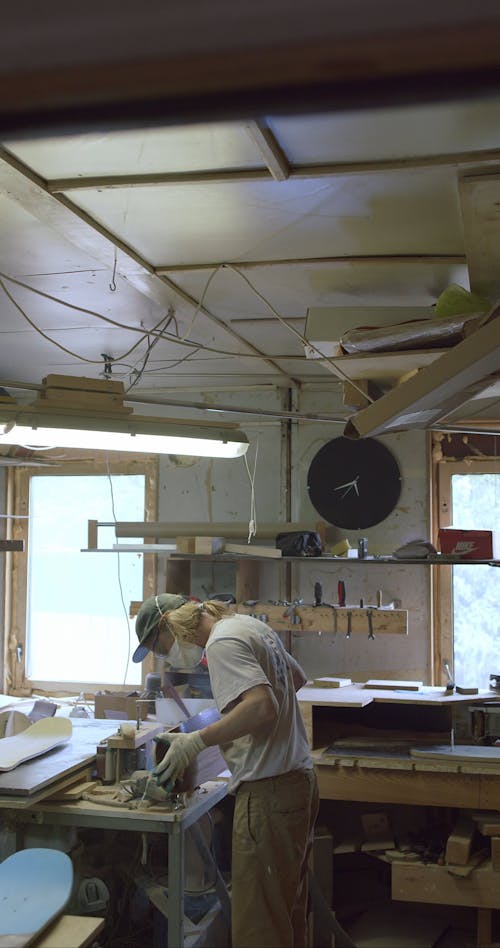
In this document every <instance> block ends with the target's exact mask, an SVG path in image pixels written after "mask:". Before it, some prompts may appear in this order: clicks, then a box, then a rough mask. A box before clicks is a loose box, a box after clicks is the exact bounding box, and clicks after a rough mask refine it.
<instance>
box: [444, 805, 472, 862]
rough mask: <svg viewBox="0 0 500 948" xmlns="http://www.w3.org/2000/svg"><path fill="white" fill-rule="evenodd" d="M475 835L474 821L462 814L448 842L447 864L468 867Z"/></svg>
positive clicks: (446, 851)
mask: <svg viewBox="0 0 500 948" xmlns="http://www.w3.org/2000/svg"><path fill="white" fill-rule="evenodd" d="M475 834H476V825H475V823H474V821H473V820H471V818H470V817H468V816H466V815H465V814H461V815H460V817H459V819H458V820H457V823H456V824H455V826H454V827H453V831H452V832H451V833H450V835H449V836H448V839H447V841H446V849H445V860H446V862H447V863H451V864H453V865H455V866H466V865H467V863H468V862H469V858H470V854H471V852H472V843H473V841H474V836H475Z"/></svg>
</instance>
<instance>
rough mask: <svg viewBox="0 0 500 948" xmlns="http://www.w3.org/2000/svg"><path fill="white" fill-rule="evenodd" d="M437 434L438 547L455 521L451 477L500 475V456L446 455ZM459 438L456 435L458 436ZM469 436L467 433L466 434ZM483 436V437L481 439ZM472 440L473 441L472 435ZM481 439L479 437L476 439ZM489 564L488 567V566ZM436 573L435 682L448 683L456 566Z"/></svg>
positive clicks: (435, 501)
mask: <svg viewBox="0 0 500 948" xmlns="http://www.w3.org/2000/svg"><path fill="white" fill-rule="evenodd" d="M442 437H443V436H442V435H441V436H440V437H438V438H436V436H434V445H433V476H432V487H433V504H432V511H433V543H434V545H435V546H436V549H439V546H438V542H439V541H438V537H439V533H438V531H439V529H440V528H445V527H450V526H451V523H452V513H453V512H452V509H451V478H452V477H453V475H454V474H499V473H500V463H499V458H498V457H494V456H486V455H484V456H482V457H479V456H476V455H475V454H472V453H471V454H467V455H466V456H464V457H463V458H461V459H457V458H454V457H445V456H443V454H442V451H441V448H440V447H439V446H438V445H439V443H440V442H441V440H442ZM455 437H456V435H455ZM465 437H466V436H465ZM480 437H481V436H479V438H480ZM469 440H472V438H470V439H469ZM474 440H475V441H476V442H477V440H478V439H477V438H476V439H474ZM486 568H487V567H485V569H486ZM432 572H433V574H434V575H433V583H432V587H433V594H432V598H433V627H434V630H435V635H434V647H433V682H434V684H445V683H446V674H445V671H444V668H443V661H444V660H445V659H448V660H449V661H450V662H452V660H453V654H454V643H453V566H436V567H432Z"/></svg>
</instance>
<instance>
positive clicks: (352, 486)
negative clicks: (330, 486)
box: [334, 474, 359, 500]
mask: <svg viewBox="0 0 500 948" xmlns="http://www.w3.org/2000/svg"><path fill="white" fill-rule="evenodd" d="M358 481H359V474H358V476H357V477H355V478H354V480H352V481H346V483H345V484H339V485H338V487H335V488H334V490H342V488H344V487H345V488H346V490H345V491H344V493H343V494H341V495H340V499H341V500H343V499H344V497H346V496H347V494H348V493H349V491H350V490H355V491H356V493H357V495H358V497H359V490H358Z"/></svg>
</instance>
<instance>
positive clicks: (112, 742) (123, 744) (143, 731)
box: [106, 722, 165, 750]
mask: <svg viewBox="0 0 500 948" xmlns="http://www.w3.org/2000/svg"><path fill="white" fill-rule="evenodd" d="M130 723H131V722H130ZM132 727H133V733H131V734H130V735H128V734H127V735H125V734H121V733H117V734H112V735H111V736H110V737H108V739H107V741H106V743H107V745H108V747H114V748H116V749H117V750H137V748H138V747H142V746H143V745H144V744H145V743H146V742H147V741H150V740H152V739H153V737H156V736H157V735H158V734H160V733H161V732H163V731H164V730H165V725H164V724H158V723H157V724H141V726H140V727H139V728H137V727H136V726H135V724H133V725H132Z"/></svg>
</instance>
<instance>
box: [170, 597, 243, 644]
mask: <svg viewBox="0 0 500 948" xmlns="http://www.w3.org/2000/svg"><path fill="white" fill-rule="evenodd" d="M204 612H205V613H207V615H209V616H211V617H212V618H213V619H215V621H216V622H218V621H219V619H224V618H225V616H229V615H232V614H233V613H234V609H233V607H232V606H228V604H227V603H225V602H220V601H219V600H217V599H207V600H205V602H186V603H184V605H183V606H179V608H178V609H172V611H171V612H168V613H167V614H166V616H167V622H168V625H169V627H170V629H171V630H172V633H173V634H174V635H175V637H176V638H177V639H179V640H180V641H182V642H193V641H194V639H195V636H196V632H197V630H198V626H199V623H200V618H201V616H202V614H203V613H204Z"/></svg>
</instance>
